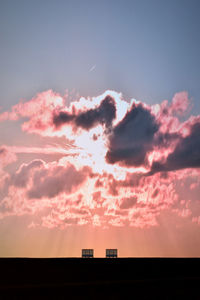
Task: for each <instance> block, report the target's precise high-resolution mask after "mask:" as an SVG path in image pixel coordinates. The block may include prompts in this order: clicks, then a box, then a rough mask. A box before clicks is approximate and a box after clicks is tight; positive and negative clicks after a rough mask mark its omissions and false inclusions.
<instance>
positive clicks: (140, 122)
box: [106, 103, 159, 166]
mask: <svg viewBox="0 0 200 300" xmlns="http://www.w3.org/2000/svg"><path fill="white" fill-rule="evenodd" d="M158 129H159V125H158V124H157V123H156V120H155V117H154V116H153V115H152V113H151V112H150V110H148V109H147V108H145V107H144V106H143V105H142V104H141V103H139V104H133V106H132V107H131V109H130V111H128V112H127V113H126V115H125V117H124V118H123V119H122V120H121V121H120V122H119V123H118V124H117V125H116V126H115V127H114V128H113V130H112V133H111V135H110V136H109V150H108V152H107V154H106V160H107V162H108V163H111V164H114V163H116V162H121V163H122V164H124V165H126V166H141V165H143V164H144V163H145V158H146V155H147V153H148V152H149V151H150V150H152V148H153V139H154V135H155V133H156V132H157V131H158Z"/></svg>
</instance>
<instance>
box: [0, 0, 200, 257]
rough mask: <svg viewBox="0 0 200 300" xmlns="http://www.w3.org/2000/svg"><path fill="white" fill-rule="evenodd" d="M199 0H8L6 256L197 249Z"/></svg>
mask: <svg viewBox="0 0 200 300" xmlns="http://www.w3.org/2000/svg"><path fill="white" fill-rule="evenodd" d="M199 9H200V4H199V1H196V0H190V1H189V0H187V1H186V0H174V1H171V0H170V1H164V0H159V1H158V0H148V1H147V0H146V1H145V0H140V1H139V0H138V1H137V0H132V1H129V0H125V1H121V0H117V1H113V0H107V1H104V0H102V1H94V0H93V1H90V0H85V1H80V0H73V1H72V0H69V1H68V0H65V1H62V0H57V1H55V0H48V1H46V0H43V1H39V0H35V1H30V0H27V1H23V0H19V1H14V0H13V1H11V0H6V1H5V0H0V244H1V247H0V256H3V257H5V256H14V257H16V256H19V257H22V256H26V257H63V256H64V257H65V256H69V257H74V256H75V257H77V256H80V255H81V249H82V248H93V249H94V253H95V256H96V257H104V256H105V249H106V248H118V253H119V256H121V257H130V256H136V257H152V256H161V257H197V256H198V257H199V255H200V240H199V234H200V198H199V195H200V179H199V178H200V177H199V175H200V170H199V168H200V105H199V100H200V99H199V97H200V85H199V79H200V59H199V53H200V36H199V29H200V19H199Z"/></svg>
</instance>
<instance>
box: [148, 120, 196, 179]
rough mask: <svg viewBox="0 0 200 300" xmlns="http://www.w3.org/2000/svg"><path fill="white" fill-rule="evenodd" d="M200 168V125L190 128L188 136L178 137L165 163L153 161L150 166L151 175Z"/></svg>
mask: <svg viewBox="0 0 200 300" xmlns="http://www.w3.org/2000/svg"><path fill="white" fill-rule="evenodd" d="M199 167H200V123H199V122H197V123H195V124H193V125H192V126H191V131H190V134H189V135H188V136H186V137H180V139H179V142H178V144H177V146H176V148H175V149H174V151H173V152H172V153H170V154H169V155H168V157H167V160H166V162H165V163H160V162H159V161H155V162H153V164H152V167H151V171H150V172H149V173H148V175H152V174H154V173H157V172H161V171H175V170H180V169H186V168H199Z"/></svg>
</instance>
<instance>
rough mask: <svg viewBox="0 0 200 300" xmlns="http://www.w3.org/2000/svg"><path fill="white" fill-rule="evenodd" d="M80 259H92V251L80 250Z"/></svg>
mask: <svg viewBox="0 0 200 300" xmlns="http://www.w3.org/2000/svg"><path fill="white" fill-rule="evenodd" d="M82 257H83V258H93V257H94V250H93V249H82Z"/></svg>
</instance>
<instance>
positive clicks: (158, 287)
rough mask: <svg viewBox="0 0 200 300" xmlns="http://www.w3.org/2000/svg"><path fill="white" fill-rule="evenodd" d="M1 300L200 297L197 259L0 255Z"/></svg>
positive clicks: (199, 266)
mask: <svg viewBox="0 0 200 300" xmlns="http://www.w3.org/2000/svg"><path fill="white" fill-rule="evenodd" d="M0 270H1V279H0V299H102V300H104V299H136V300H137V299H138V300H140V299H148V300H149V299H163V300H165V299H169V300H171V299H188V300H190V299H198V300H199V299H200V258H194V259H191V258H178V259H177V258H117V259H106V258H92V259H82V258H55V259H54V258H51V259H37V258H35V259H30V258H1V259H0Z"/></svg>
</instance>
